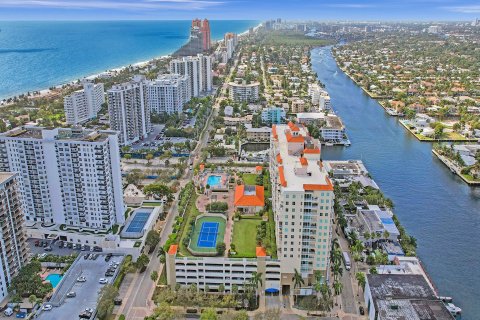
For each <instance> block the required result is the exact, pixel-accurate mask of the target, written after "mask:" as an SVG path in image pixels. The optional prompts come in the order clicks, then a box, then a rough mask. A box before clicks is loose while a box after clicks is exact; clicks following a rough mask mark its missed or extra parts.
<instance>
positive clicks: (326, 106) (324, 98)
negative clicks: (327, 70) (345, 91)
mask: <svg viewBox="0 0 480 320" xmlns="http://www.w3.org/2000/svg"><path fill="white" fill-rule="evenodd" d="M318 108H319V110H320V111H323V110H331V109H332V103H331V102H330V96H329V95H328V94H322V95H321V96H320V100H319V106H318Z"/></svg>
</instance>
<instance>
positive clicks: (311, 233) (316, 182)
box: [270, 122, 334, 290]
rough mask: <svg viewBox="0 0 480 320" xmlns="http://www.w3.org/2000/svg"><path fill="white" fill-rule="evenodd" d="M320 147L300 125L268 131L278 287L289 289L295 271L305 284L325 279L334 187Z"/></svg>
mask: <svg viewBox="0 0 480 320" xmlns="http://www.w3.org/2000/svg"><path fill="white" fill-rule="evenodd" d="M320 147H321V146H320V143H319V141H318V140H316V139H313V138H312V137H310V135H309V134H308V130H307V129H306V128H305V127H303V126H301V125H299V126H297V125H295V124H293V123H291V122H290V123H288V125H276V126H273V127H272V139H271V143H270V175H271V182H272V208H273V212H275V223H276V237H277V247H278V256H279V259H280V261H281V265H282V269H281V272H282V287H283V288H285V289H287V288H288V290H290V289H292V290H293V283H292V277H293V274H294V273H295V270H297V271H298V272H300V273H301V274H302V277H303V278H304V279H306V280H307V281H305V282H306V283H309V282H311V281H312V277H313V273H314V272H315V271H319V272H321V273H322V274H323V275H324V276H326V277H327V278H328V270H329V252H330V244H331V238H332V219H333V215H334V211H333V203H334V202H333V199H334V193H333V185H332V183H331V181H330V179H329V177H328V174H327V172H326V171H325V169H324V168H323V165H322V163H321V160H320Z"/></svg>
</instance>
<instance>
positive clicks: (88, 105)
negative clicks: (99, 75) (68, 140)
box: [63, 81, 105, 125]
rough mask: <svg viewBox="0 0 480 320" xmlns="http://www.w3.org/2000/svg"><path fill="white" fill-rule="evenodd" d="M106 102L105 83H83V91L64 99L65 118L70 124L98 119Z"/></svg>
mask: <svg viewBox="0 0 480 320" xmlns="http://www.w3.org/2000/svg"><path fill="white" fill-rule="evenodd" d="M104 102H105V92H104V89H103V83H97V84H95V83H93V82H90V81H84V82H83V89H82V90H78V91H75V92H73V93H72V94H70V95H68V96H66V97H65V98H64V99H63V107H64V109H65V118H66V120H67V123H68V124H74V125H76V124H82V123H85V122H87V121H88V120H91V119H93V118H96V117H97V113H98V112H99V111H100V109H101V107H102V104H103V103H104Z"/></svg>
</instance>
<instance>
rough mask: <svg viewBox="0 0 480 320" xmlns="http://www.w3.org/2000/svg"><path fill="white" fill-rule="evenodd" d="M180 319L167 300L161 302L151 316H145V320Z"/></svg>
mask: <svg viewBox="0 0 480 320" xmlns="http://www.w3.org/2000/svg"><path fill="white" fill-rule="evenodd" d="M176 319H182V317H181V316H180V314H178V312H176V311H175V310H173V309H172V307H171V306H170V305H169V304H168V303H167V302H161V303H160V304H159V305H158V307H157V308H155V311H154V312H153V314H152V315H151V316H148V317H145V320H176Z"/></svg>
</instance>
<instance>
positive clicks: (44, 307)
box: [42, 304, 53, 311]
mask: <svg viewBox="0 0 480 320" xmlns="http://www.w3.org/2000/svg"><path fill="white" fill-rule="evenodd" d="M52 308H53V307H52V305H51V304H45V305H44V306H43V307H42V310H43V311H50V310H52Z"/></svg>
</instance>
